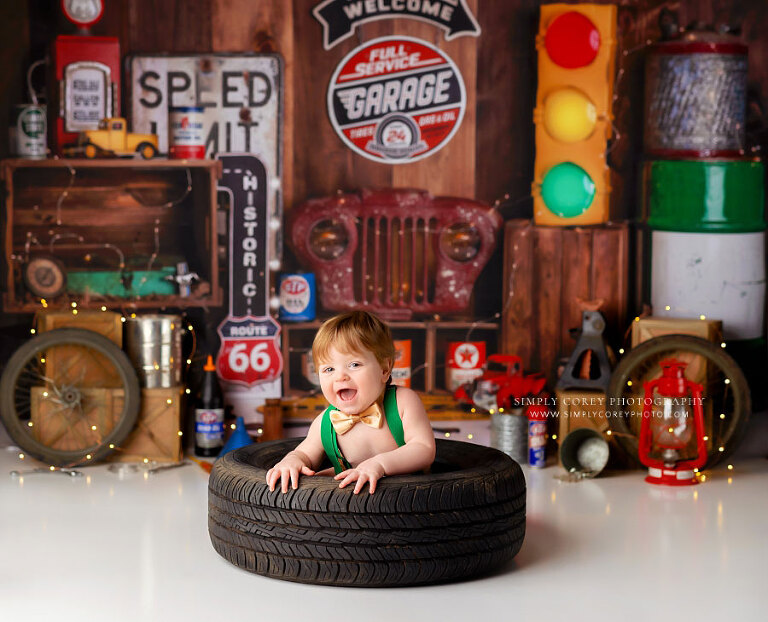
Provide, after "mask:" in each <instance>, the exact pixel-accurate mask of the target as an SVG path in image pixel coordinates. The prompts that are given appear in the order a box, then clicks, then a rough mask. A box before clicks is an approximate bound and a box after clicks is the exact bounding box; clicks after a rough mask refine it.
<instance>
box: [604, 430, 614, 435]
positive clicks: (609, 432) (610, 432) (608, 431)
mask: <svg viewBox="0 0 768 622" xmlns="http://www.w3.org/2000/svg"><path fill="white" fill-rule="evenodd" d="M611 434H613V432H612V431H611V430H606V432H605V435H606V436H610V435H611Z"/></svg>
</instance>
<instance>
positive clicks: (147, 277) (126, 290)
mask: <svg viewBox="0 0 768 622" xmlns="http://www.w3.org/2000/svg"><path fill="white" fill-rule="evenodd" d="M175 274H176V268H174V267H173V266H168V267H165V268H159V269H157V270H150V271H146V270H124V271H122V272H121V271H119V270H106V271H96V270H83V271H76V270H72V271H68V272H67V292H69V293H70V294H85V293H86V291H87V292H89V293H90V294H99V295H102V296H115V297H117V298H141V297H142V296H150V295H160V296H173V295H175V294H177V293H178V286H177V285H176V283H174V282H173V281H166V280H165V277H167V276H174V275H175Z"/></svg>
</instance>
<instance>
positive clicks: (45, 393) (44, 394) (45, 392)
mask: <svg viewBox="0 0 768 622" xmlns="http://www.w3.org/2000/svg"><path fill="white" fill-rule="evenodd" d="M42 362H43V363H45V361H42ZM43 397H48V391H43Z"/></svg>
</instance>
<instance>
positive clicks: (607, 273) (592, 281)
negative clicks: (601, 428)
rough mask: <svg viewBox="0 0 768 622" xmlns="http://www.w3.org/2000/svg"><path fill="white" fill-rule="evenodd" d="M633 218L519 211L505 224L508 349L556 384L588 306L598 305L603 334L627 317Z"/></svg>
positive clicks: (617, 329) (615, 331)
mask: <svg viewBox="0 0 768 622" xmlns="http://www.w3.org/2000/svg"><path fill="white" fill-rule="evenodd" d="M628 299H629V225H628V224H627V223H607V224H605V225H599V226H594V227H574V228H563V227H541V226H535V225H533V224H532V222H531V221H530V220H524V219H516V220H510V221H508V222H507V223H506V225H505V229H504V298H503V300H504V307H503V311H502V337H501V344H502V352H504V353H506V354H517V355H518V356H520V357H522V359H523V365H524V367H525V369H526V370H527V371H532V372H533V371H540V372H542V373H543V374H544V375H545V376H546V378H547V382H548V384H549V386H554V385H555V382H556V380H557V363H558V361H559V359H560V358H563V357H567V356H569V355H570V353H571V352H572V350H573V348H574V347H575V345H576V341H575V340H574V339H573V338H572V337H571V336H570V333H569V330H570V329H571V328H580V327H581V312H582V311H585V310H590V309H596V310H599V311H600V312H601V313H602V314H603V315H604V316H605V320H606V326H607V327H606V331H605V333H604V336H606V337H608V338H609V339H610V338H611V337H613V338H614V339H616V338H617V337H618V336H620V335H621V334H623V331H624V328H625V326H626V325H627V313H628V310H627V307H628Z"/></svg>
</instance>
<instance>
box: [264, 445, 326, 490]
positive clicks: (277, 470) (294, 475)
mask: <svg viewBox="0 0 768 622" xmlns="http://www.w3.org/2000/svg"><path fill="white" fill-rule="evenodd" d="M299 473H301V474H302V475H314V474H315V472H314V471H313V470H312V469H310V468H309V467H308V466H307V465H306V464H304V462H303V461H302V460H301V458H299V457H298V456H297V455H295V454H293V453H289V454H288V455H287V456H285V458H283V459H282V460H281V461H280V462H278V463H277V464H276V465H275V466H273V467H272V468H271V469H269V471H267V485H268V486H269V490H270V491H272V490H274V489H275V484H277V480H281V488H282V490H283V492H288V481H289V480H290V482H291V487H292V488H293V489H294V490H296V489H297V488H298V487H299Z"/></svg>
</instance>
